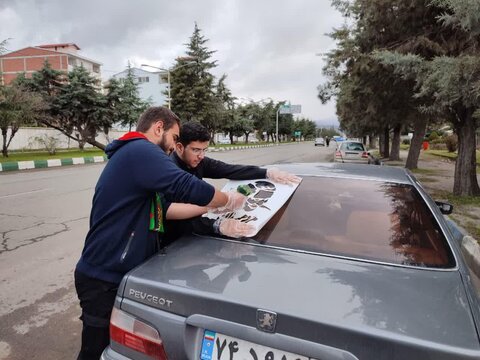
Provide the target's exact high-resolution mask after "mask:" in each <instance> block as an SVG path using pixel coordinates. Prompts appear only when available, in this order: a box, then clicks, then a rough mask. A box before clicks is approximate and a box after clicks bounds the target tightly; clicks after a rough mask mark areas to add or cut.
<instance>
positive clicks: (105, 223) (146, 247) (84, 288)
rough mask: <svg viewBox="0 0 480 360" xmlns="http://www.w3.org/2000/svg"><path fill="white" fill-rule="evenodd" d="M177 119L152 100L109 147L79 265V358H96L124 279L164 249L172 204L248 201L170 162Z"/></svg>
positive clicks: (214, 204) (230, 204)
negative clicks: (166, 221) (161, 243)
mask: <svg viewBox="0 0 480 360" xmlns="http://www.w3.org/2000/svg"><path fill="white" fill-rule="evenodd" d="M179 125H180V119H179V118H178V117H177V116H176V115H175V114H174V113H173V112H171V111H170V110H168V109H166V108H163V107H152V108H150V109H148V110H147V111H146V112H145V113H144V114H143V115H142V116H141V117H140V119H139V121H138V124H137V129H136V131H135V132H130V133H127V134H126V135H125V136H123V137H122V138H120V139H118V140H115V141H113V142H112V143H111V144H109V145H108V146H107V148H106V151H105V152H106V153H107V156H108V158H109V161H108V163H107V164H106V166H105V168H104V170H103V172H102V174H101V175H100V178H99V180H98V182H97V185H96V187H95V194H94V196H93V204H92V211H91V214H90V230H89V231H88V234H87V237H86V240H85V245H84V248H83V251H82V255H81V257H80V260H79V261H78V263H77V266H76V269H75V287H76V290H77V294H78V298H79V300H80V306H81V308H82V316H81V319H82V321H83V330H82V347H81V351H80V354H79V356H78V358H79V359H98V358H99V357H100V355H101V353H102V351H103V349H104V348H105V347H106V346H107V345H108V343H109V320H110V314H111V311H112V308H113V303H114V300H115V295H116V292H117V289H118V285H119V283H120V281H121V280H122V277H123V276H124V275H125V274H126V273H127V272H128V271H130V270H131V269H133V268H134V267H136V266H137V265H139V264H141V263H142V262H144V261H145V260H146V259H147V258H149V257H150V256H152V255H153V254H154V253H155V252H156V251H157V250H158V236H159V233H162V232H163V231H164V219H165V217H166V216H167V215H168V214H169V213H172V212H175V207H174V205H175V204H172V205H171V206H169V204H171V203H174V202H179V203H191V204H195V205H199V206H208V207H220V206H224V207H226V208H229V209H232V210H233V209H238V208H240V207H242V206H243V203H244V200H245V197H244V196H242V195H240V194H238V193H229V194H225V193H222V192H220V191H217V190H216V189H215V188H214V187H213V186H211V185H209V184H207V183H206V182H204V181H202V180H200V179H198V178H196V177H195V176H192V175H191V174H189V173H187V172H185V171H183V170H181V169H180V168H178V166H176V165H175V164H174V163H173V162H172V161H171V159H170V158H169V156H168V154H169V153H170V152H171V151H172V150H173V148H174V145H175V142H176V140H178V137H179ZM177 209H178V208H177ZM180 215H181V214H180ZM192 215H195V214H185V217H188V216H192ZM174 217H175V218H179V214H174ZM180 217H181V216H180Z"/></svg>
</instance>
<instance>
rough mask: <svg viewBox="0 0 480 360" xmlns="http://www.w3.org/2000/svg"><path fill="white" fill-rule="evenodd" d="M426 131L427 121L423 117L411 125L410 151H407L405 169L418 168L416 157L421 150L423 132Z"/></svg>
mask: <svg viewBox="0 0 480 360" xmlns="http://www.w3.org/2000/svg"><path fill="white" fill-rule="evenodd" d="M426 129H427V119H426V118H425V117H423V116H421V117H420V118H418V119H417V120H416V121H415V122H414V123H413V138H412V141H411V142H410V149H408V156H407V162H406V163H405V167H406V168H407V169H410V170H412V169H416V168H417V167H418V157H419V156H420V150H422V142H423V138H424V137H425V131H426Z"/></svg>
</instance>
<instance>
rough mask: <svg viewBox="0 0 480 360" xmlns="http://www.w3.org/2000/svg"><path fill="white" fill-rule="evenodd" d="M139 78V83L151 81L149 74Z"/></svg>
mask: <svg viewBox="0 0 480 360" xmlns="http://www.w3.org/2000/svg"><path fill="white" fill-rule="evenodd" d="M137 79H138V83H146V82H150V77H148V76H139V77H138V78H137Z"/></svg>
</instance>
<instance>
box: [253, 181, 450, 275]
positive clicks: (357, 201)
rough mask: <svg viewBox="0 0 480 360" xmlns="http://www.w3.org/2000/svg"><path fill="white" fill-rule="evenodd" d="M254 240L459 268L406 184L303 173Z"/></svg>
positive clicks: (356, 255) (418, 264) (445, 243)
mask: <svg viewBox="0 0 480 360" xmlns="http://www.w3.org/2000/svg"><path fill="white" fill-rule="evenodd" d="M254 239H255V240H256V241H258V242H260V243H262V244H268V245H273V246H282V247H287V248H292V249H297V250H306V251H312V252H317V253H327V254H333V255H341V256H348V257H356V258H362V259H368V260H377V261H382V262H389V263H395V264H403V265H414V266H421V267H438V268H450V267H454V266H455V261H454V257H453V255H452V253H451V250H450V247H449V245H448V243H447V241H446V239H445V237H444V235H443V233H442V232H441V230H440V227H439V225H438V223H437V221H436V220H435V218H434V216H433V214H432V213H431V212H430V210H429V209H428V207H427V206H426V204H425V203H424V201H423V199H422V198H421V196H420V194H419V193H418V192H417V190H416V189H415V188H414V187H413V186H410V185H403V184H393V183H385V182H378V181H367V180H358V179H337V178H335V179H334V178H323V177H304V178H303V181H302V183H301V184H300V186H299V187H298V188H297V190H296V192H295V193H294V195H293V196H292V197H291V198H290V200H289V201H288V202H287V203H286V204H285V206H283V207H282V209H280V210H279V211H278V212H277V213H276V214H275V215H274V216H273V218H272V219H271V220H270V221H269V222H268V223H267V224H266V225H265V226H264V227H263V228H262V230H260V231H259V233H258V234H257V235H256V236H255V237H254Z"/></svg>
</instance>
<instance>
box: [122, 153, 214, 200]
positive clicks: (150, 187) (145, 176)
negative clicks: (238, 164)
mask: <svg viewBox="0 0 480 360" xmlns="http://www.w3.org/2000/svg"><path fill="white" fill-rule="evenodd" d="M142 145H143V146H142V147H141V148H140V149H138V151H136V153H135V160H136V161H132V163H133V169H132V170H131V171H129V172H130V175H129V176H135V179H136V182H137V183H138V184H139V186H140V187H141V188H143V189H145V191H148V192H160V193H162V194H163V195H164V196H165V199H166V200H167V201H168V202H183V203H191V204H195V205H200V206H205V205H207V204H208V203H209V202H210V201H211V200H212V199H213V195H214V193H215V188H214V187H213V186H212V185H210V184H208V183H206V182H205V181H203V180H200V179H198V178H196V177H195V176H193V175H191V174H189V173H187V172H185V171H183V170H182V169H180V168H179V167H178V166H177V165H176V164H175V163H174V162H173V161H172V160H171V159H170V158H169V157H168V155H167V154H165V153H164V152H163V151H162V150H160V149H159V148H158V147H157V146H156V145H155V144H153V143H148V144H142Z"/></svg>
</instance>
